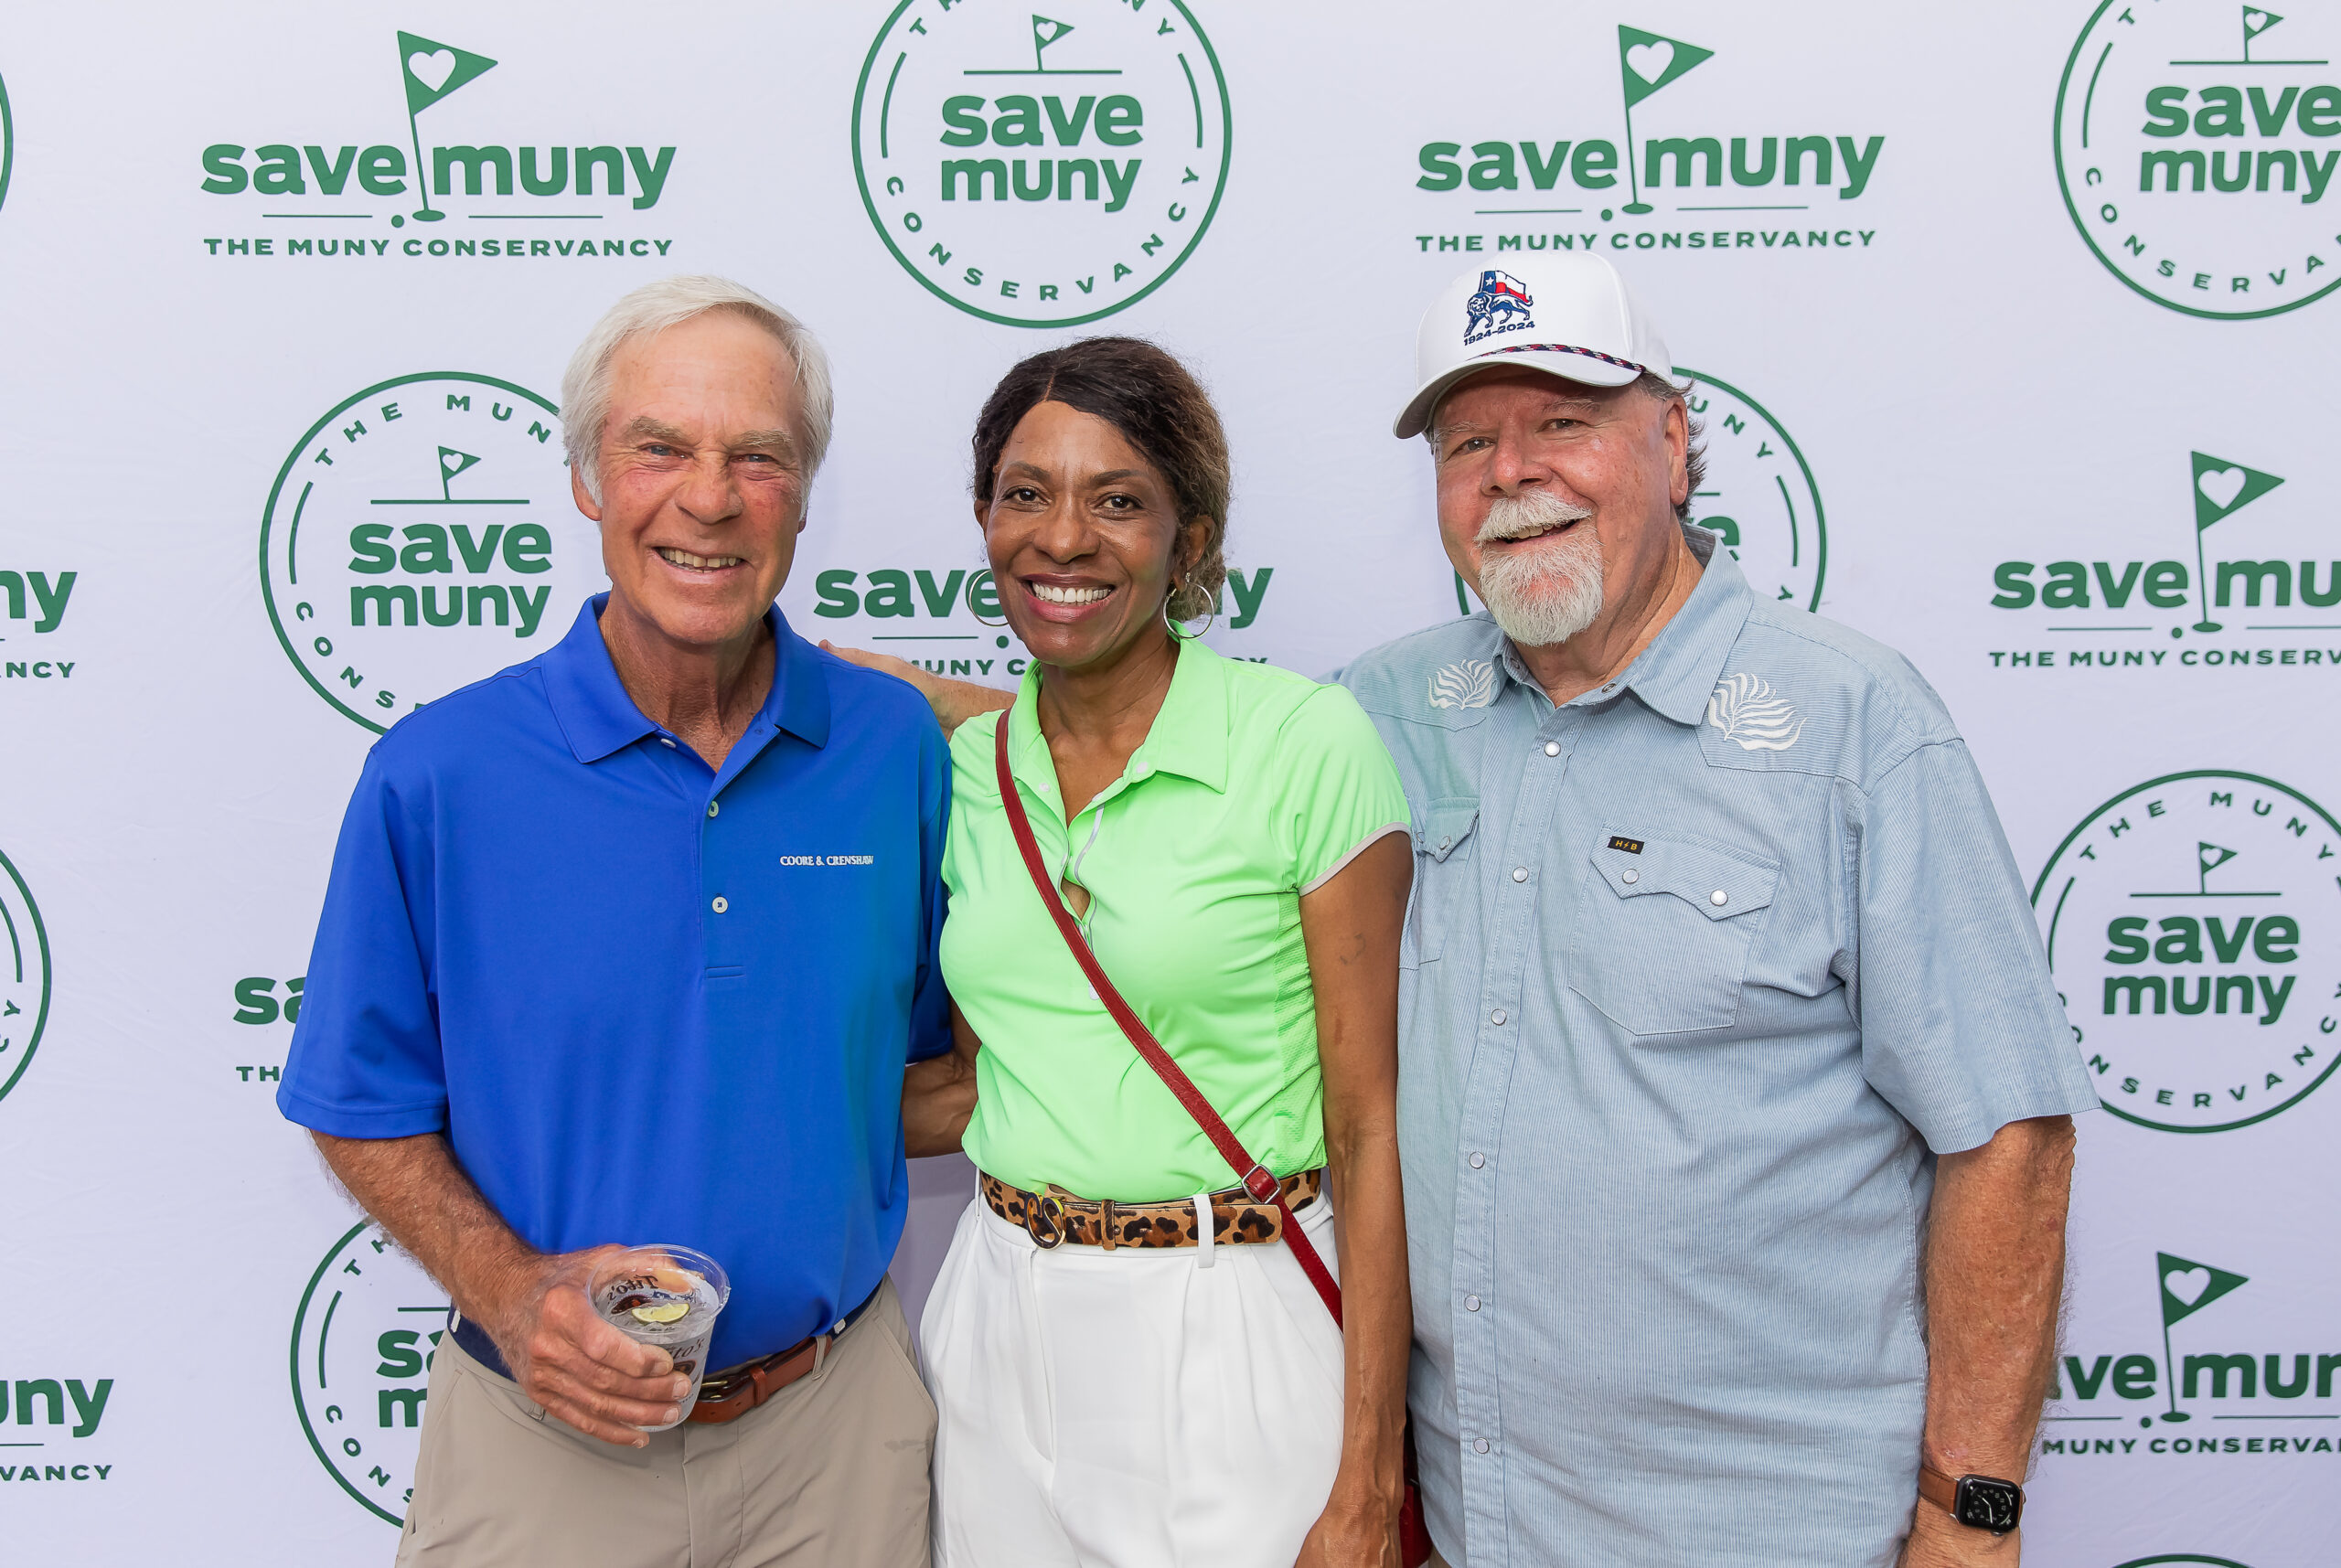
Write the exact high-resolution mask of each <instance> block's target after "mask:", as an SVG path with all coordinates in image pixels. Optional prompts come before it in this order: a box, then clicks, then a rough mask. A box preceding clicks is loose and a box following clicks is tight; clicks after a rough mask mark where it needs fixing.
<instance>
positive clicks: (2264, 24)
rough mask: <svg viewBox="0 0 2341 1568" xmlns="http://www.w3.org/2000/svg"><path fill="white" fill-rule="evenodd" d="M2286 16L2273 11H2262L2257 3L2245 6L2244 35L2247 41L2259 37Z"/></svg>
mask: <svg viewBox="0 0 2341 1568" xmlns="http://www.w3.org/2000/svg"><path fill="white" fill-rule="evenodd" d="M2283 19H2284V18H2282V16H2278V15H2276V13H2275V12H2273V11H2262V10H2261V9H2260V8H2259V7H2258V6H2256V5H2246V6H2245V7H2244V8H2243V37H2244V41H2245V42H2246V43H2249V42H2250V41H2251V40H2252V39H2253V38H2256V37H2259V36H2260V35H2261V34H2262V33H2264V32H2266V31H2267V30H2268V29H2269V28H2271V27H2274V26H2275V25H2276V24H2277V23H2279V22H2281V21H2282V20H2283Z"/></svg>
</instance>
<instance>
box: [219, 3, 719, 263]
mask: <svg viewBox="0 0 2341 1568" xmlns="http://www.w3.org/2000/svg"><path fill="white" fill-rule="evenodd" d="M496 64H497V62H496V61H495V60H493V59H489V58H488V57H486V55H479V54H474V53H472V52H471V51H470V50H468V49H459V48H455V47H454V45H452V44H443V43H438V42H435V41H433V40H432V39H430V38H425V37H420V36H418V35H416V34H413V33H400V34H399V35H398V71H399V80H400V84H401V87H402V89H403V90H404V103H405V110H406V123H407V134H406V136H405V138H404V139H403V144H400V143H398V142H393V141H389V140H382V141H376V142H373V143H370V144H366V143H361V142H359V141H350V142H345V143H342V144H338V145H326V144H320V143H314V142H312V143H294V142H291V141H283V142H269V141H262V142H260V143H258V144H246V143H244V142H214V143H212V144H210V145H208V146H207V147H205V148H204V149H203V152H202V156H201V163H202V175H203V178H202V183H201V188H202V189H203V190H205V191H206V192H208V193H209V194H210V195H213V196H217V197H235V198H238V199H239V202H240V205H239V207H238V208H236V209H235V210H236V211H237V212H238V213H239V215H240V216H239V219H237V220H238V221H244V222H251V223H253V224H254V226H255V227H257V225H258V224H259V223H266V224H268V225H269V226H270V227H271V229H272V232H269V233H266V234H256V233H252V232H246V233H244V234H241V235H226V234H222V235H215V236H212V237H209V238H207V239H206V240H204V245H205V246H206V248H207V250H208V252H209V253H210V254H211V255H214V256H288V257H289V256H305V257H309V258H313V259H317V258H328V257H330V258H339V259H340V260H347V261H364V260H368V259H371V258H378V257H382V256H391V255H398V256H423V257H449V258H465V257H469V258H494V259H499V260H502V261H510V260H515V259H537V260H543V261H561V260H570V259H575V260H583V259H584V258H587V257H603V256H664V255H666V254H667V252H668V249H669V247H671V246H672V245H673V243H674V241H673V240H663V239H660V240H654V239H649V238H647V237H642V236H639V235H636V234H628V235H626V236H625V237H624V238H610V237H609V236H608V235H607V234H606V233H605V232H604V231H602V230H597V229H591V228H589V227H584V226H588V225H592V224H596V223H601V222H604V221H606V220H608V219H614V218H615V219H625V218H627V217H629V216H630V215H632V214H634V213H637V212H641V211H644V210H647V208H653V207H656V206H657V205H658V198H659V197H660V196H661V195H662V194H664V192H665V191H666V188H667V181H668V178H669V176H672V175H673V173H674V168H675V149H674V148H672V147H663V146H649V145H644V146H627V145H621V144H583V143H575V142H570V141H566V140H563V141H561V142H560V143H557V144H556V143H551V142H548V141H546V140H544V139H543V137H542V134H541V130H540V131H538V132H536V133H529V132H521V133H518V135H517V136H516V135H514V134H512V133H511V132H510V131H509V130H508V129H507V128H506V127H507V124H508V123H500V122H499V121H498V120H497V117H496V112H495V109H494V107H492V106H491V105H486V104H482V105H474V104H473V101H472V100H468V99H467V100H465V104H466V105H467V106H471V107H470V109H469V110H467V111H456V113H458V114H459V115H461V114H463V113H465V112H469V114H470V117H469V118H467V119H459V122H458V124H457V126H455V127H454V128H453V129H454V132H455V134H456V135H458V136H462V137H464V138H465V139H463V140H452V141H450V142H449V143H447V144H439V145H426V144H424V142H423V140H422V126H423V123H424V122H423V119H422V116H423V113H424V112H426V111H429V110H433V109H436V108H437V107H438V106H439V105H441V104H442V103H444V102H445V101H447V100H448V99H450V98H452V97H454V95H455V93H456V92H458V91H461V90H462V89H464V88H466V87H468V86H470V85H471V84H472V83H473V82H475V81H477V80H479V79H480V78H481V77H482V76H485V75H486V73H487V72H488V71H490V70H492V69H495V67H496ZM492 96H493V95H491V98H492ZM378 103H379V108H380V110H382V111H383V112H384V113H383V115H382V116H381V118H383V119H388V118H389V116H388V113H387V112H388V110H389V108H390V101H389V100H388V99H386V98H385V99H381V100H379V101H378ZM445 113H446V112H442V113H440V114H434V115H433V117H432V123H433V125H434V126H436V125H438V124H439V123H441V122H442V121H443V120H444V118H445ZM389 129H390V126H389V125H388V124H382V125H380V126H379V129H378V130H377V131H376V132H375V133H374V134H380V133H382V132H384V131H388V130H389ZM359 134H360V135H361V136H362V135H364V134H367V133H363V132H361V133H359ZM474 137H476V138H481V139H479V140H473V139H471V138H474ZM515 143H518V144H517V145H516V144H515ZM410 149H411V150H412V154H413V158H412V162H410V161H409V158H408V153H409V151H410ZM443 198H444V200H445V203H446V204H445V205H444V206H442V205H440V203H441V200H442V199H443ZM474 198H477V199H474ZM451 217H453V218H461V219H466V220H467V226H466V228H465V229H458V230H450V231H447V232H445V233H433V234H430V235H428V236H423V235H416V236H411V237H406V238H398V237H395V236H393V235H391V234H390V232H389V231H390V230H391V229H404V228H405V227H406V226H407V224H408V223H409V222H410V221H412V222H415V223H418V224H422V225H425V226H428V225H432V224H437V223H442V222H444V221H446V219H449V218H451ZM548 222H550V223H554V224H556V225H558V226H559V228H558V229H557V230H556V231H555V232H554V234H553V235H551V237H547V238H539V237H538V236H539V235H540V234H543V233H544V230H543V229H540V228H539V227H538V226H539V225H540V224H544V223H548ZM468 224H488V225H497V224H504V225H508V226H509V227H508V228H493V227H491V228H488V229H472V228H469V227H468ZM572 225H575V226H578V227H572ZM336 264H337V265H338V264H339V261H337V262H336Z"/></svg>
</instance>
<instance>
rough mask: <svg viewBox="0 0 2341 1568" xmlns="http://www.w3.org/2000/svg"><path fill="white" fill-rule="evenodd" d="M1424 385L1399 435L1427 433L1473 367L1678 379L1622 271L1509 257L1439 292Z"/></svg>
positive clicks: (1422, 356) (1427, 317)
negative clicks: (1444, 402) (1439, 408)
mask: <svg viewBox="0 0 2341 1568" xmlns="http://www.w3.org/2000/svg"><path fill="white" fill-rule="evenodd" d="M1415 365H1416V376H1417V378H1418V379H1419V380H1420V382H1421V385H1420V386H1418V387H1417V388H1416V389H1415V395H1414V396H1413V397H1412V398H1411V399H1409V400H1407V403H1406V407H1405V408H1404V409H1403V410H1401V411H1399V414H1398V418H1397V421H1396V422H1395V424H1393V425H1392V426H1391V432H1392V433H1393V434H1395V435H1396V436H1398V437H1399V439H1401V440H1405V439H1406V438H1407V437H1409V436H1416V435H1420V434H1421V433H1422V432H1423V430H1424V428H1425V427H1426V426H1427V425H1428V424H1429V423H1430V412H1431V410H1432V408H1433V407H1435V406H1436V405H1437V404H1438V400H1439V399H1440V398H1441V397H1443V396H1445V395H1446V392H1447V389H1448V388H1449V387H1452V386H1453V385H1455V383H1456V382H1458V381H1459V380H1461V379H1463V378H1464V377H1466V376H1469V375H1470V374H1471V373H1472V372H1473V371H1474V370H1486V369H1491V368H1494V367H1496V366H1499V365H1524V366H1526V367H1528V368H1530V369H1534V370H1543V371H1546V372H1548V373H1549V374H1552V375H1555V376H1558V377H1560V378H1561V379H1563V380H1566V381H1584V382H1587V383H1589V384H1591V385H1593V386H1596V387H1622V386H1624V385H1625V384H1626V383H1627V382H1629V381H1631V380H1634V379H1637V378H1639V377H1640V376H1641V374H1642V372H1643V371H1645V370H1648V371H1651V372H1652V373H1653V374H1655V375H1659V376H1663V377H1667V378H1669V379H1672V378H1673V374H1674V366H1673V363H1672V361H1670V360H1669V358H1668V357H1667V353H1666V345H1665V343H1664V342H1663V341H1662V340H1661V338H1660V337H1659V336H1658V328H1657V327H1655V326H1653V325H1651V320H1650V317H1649V315H1647V314H1645V313H1644V312H1643V310H1642V306H1641V301H1640V300H1638V299H1636V298H1635V297H1634V294H1633V291H1632V290H1631V289H1629V288H1628V287H1626V280H1625V279H1623V278H1621V277H1619V275H1618V269H1617V268H1615V267H1613V266H1611V265H1610V264H1609V262H1608V261H1605V260H1604V259H1603V258H1601V257H1599V256H1593V255H1587V254H1586V253H1585V252H1583V251H1575V252H1564V253H1562V254H1560V255H1556V256H1555V255H1547V256H1537V257H1534V258H1533V259H1532V258H1526V257H1517V256H1506V257H1505V258H1504V259H1503V266H1502V268H1497V267H1489V268H1486V269H1482V270H1474V271H1472V272H1466V273H1464V274H1463V275H1462V276H1461V277H1459V278H1458V279H1456V280H1455V281H1454V282H1453V283H1449V284H1448V285H1447V287H1446V288H1444V289H1442V290H1440V291H1439V295H1438V299H1436V300H1434V301H1432V302H1431V307H1430V309H1428V310H1427V311H1425V312H1424V313H1423V324H1422V325H1421V326H1420V327H1419V328H1418V329H1416V334H1415Z"/></svg>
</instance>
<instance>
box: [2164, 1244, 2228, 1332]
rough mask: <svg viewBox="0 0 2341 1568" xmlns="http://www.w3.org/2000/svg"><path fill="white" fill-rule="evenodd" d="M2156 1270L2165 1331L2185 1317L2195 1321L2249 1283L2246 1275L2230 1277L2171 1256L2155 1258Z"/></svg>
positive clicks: (2222, 1270) (2210, 1267)
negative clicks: (2197, 1317) (2238, 1287)
mask: <svg viewBox="0 0 2341 1568" xmlns="http://www.w3.org/2000/svg"><path fill="white" fill-rule="evenodd" d="M2154 1267H2155V1270H2156V1271H2157V1272H2158V1273H2160V1275H2162V1323H2163V1327H2164V1328H2169V1327H2170V1326H2171V1325H2172V1324H2174V1323H2175V1322H2177V1321H2178V1320H2179V1319H2180V1318H2182V1317H2193V1316H2194V1315H2195V1314H2196V1313H2197V1312H2200V1311H2202V1310H2203V1308H2205V1307H2208V1306H2210V1305H2211V1303H2213V1302H2214V1301H2217V1300H2218V1298H2219V1297H2220V1296H2225V1295H2226V1294H2227V1293H2228V1292H2229V1291H2231V1290H2233V1289H2235V1287H2236V1286H2238V1285H2243V1284H2246V1283H2248V1280H2247V1277H2246V1276H2245V1275H2239V1274H2229V1272H2228V1271H2227V1270H2225V1269H2223V1268H2213V1267H2212V1266H2211V1265H2210V1264H2198V1263H2189V1262H2188V1261H2187V1260H2186V1259H2185V1258H2175V1257H2172V1256H2171V1255H2170V1254H2169V1253H2155V1254H2154Z"/></svg>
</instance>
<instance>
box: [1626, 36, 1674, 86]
mask: <svg viewBox="0 0 2341 1568" xmlns="http://www.w3.org/2000/svg"><path fill="white" fill-rule="evenodd" d="M1673 63H1674V46H1673V44H1670V43H1667V42H1666V41H1665V40H1664V39H1661V40H1660V41H1659V42H1657V43H1654V44H1634V45H1632V46H1630V48H1628V49H1627V50H1626V68H1627V69H1629V70H1631V71H1632V72H1633V73H1634V74H1635V75H1636V76H1638V77H1641V79H1642V80H1644V81H1647V82H1650V83H1652V84H1653V85H1655V84H1656V83H1657V81H1658V79H1659V78H1660V77H1662V76H1664V75H1665V74H1666V68H1667V67H1668V66H1671V65H1673Z"/></svg>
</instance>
